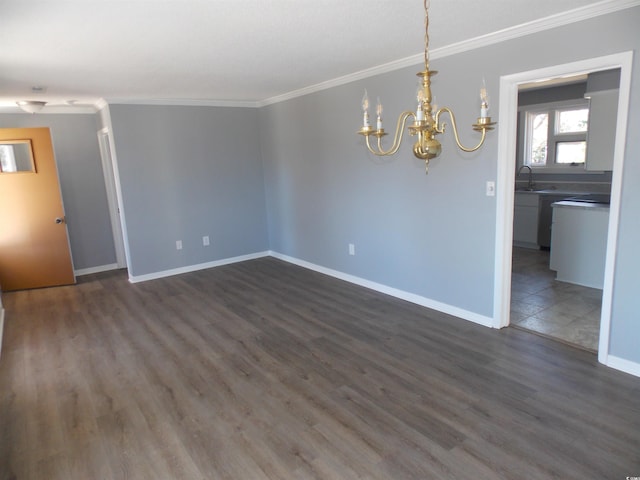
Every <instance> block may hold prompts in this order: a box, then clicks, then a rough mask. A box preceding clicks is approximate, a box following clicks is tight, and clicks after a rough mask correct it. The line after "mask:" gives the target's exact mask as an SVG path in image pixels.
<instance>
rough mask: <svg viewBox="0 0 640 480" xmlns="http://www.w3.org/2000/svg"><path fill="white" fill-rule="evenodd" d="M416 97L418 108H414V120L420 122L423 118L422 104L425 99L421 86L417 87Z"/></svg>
mask: <svg viewBox="0 0 640 480" xmlns="http://www.w3.org/2000/svg"><path fill="white" fill-rule="evenodd" d="M416 97H417V99H418V108H417V110H416V121H418V122H420V121H422V120H424V109H423V106H422V105H423V103H424V101H425V94H424V90H423V88H422V87H418V92H417V93H416Z"/></svg>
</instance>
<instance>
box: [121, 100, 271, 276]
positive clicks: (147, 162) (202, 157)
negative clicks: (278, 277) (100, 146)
mask: <svg viewBox="0 0 640 480" xmlns="http://www.w3.org/2000/svg"><path fill="white" fill-rule="evenodd" d="M109 109H110V113H111V121H112V125H113V132H112V134H113V141H114V143H115V147H116V156H117V163H118V170H119V175H120V185H121V190H122V202H123V208H124V218H125V222H126V229H127V236H128V244H129V254H130V271H129V275H130V276H133V277H137V276H141V275H147V274H154V273H158V272H162V271H166V270H171V269H176V268H181V267H188V266H192V265H198V264H202V263H207V262H212V261H216V260H221V259H227V258H231V257H235V256H240V255H247V254H253V253H256V252H262V251H266V250H268V248H269V246H268V240H267V228H266V211H265V198H264V177H263V172H262V162H261V160H260V154H259V150H258V138H257V135H256V132H257V130H258V116H257V111H256V109H249V108H223V107H179V106H135V105H111V106H110V107H109ZM205 235H208V236H209V237H210V242H211V245H210V246H209V247H204V246H203V245H202V237H203V236H205ZM176 240H182V243H183V249H182V250H180V251H178V250H176Z"/></svg>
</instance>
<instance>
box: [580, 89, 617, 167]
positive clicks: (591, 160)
mask: <svg viewBox="0 0 640 480" xmlns="http://www.w3.org/2000/svg"><path fill="white" fill-rule="evenodd" d="M589 95H590V97H591V101H590V107H589V133H588V134H587V159H586V165H585V168H586V169H587V170H613V150H614V145H615V139H616V123H617V122H616V120H617V115H618V90H617V89H615V90H603V91H600V92H591V93H590V94H589Z"/></svg>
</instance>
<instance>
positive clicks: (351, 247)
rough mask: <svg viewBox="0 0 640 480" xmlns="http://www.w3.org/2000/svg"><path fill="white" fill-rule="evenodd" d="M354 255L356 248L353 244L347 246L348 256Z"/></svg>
mask: <svg viewBox="0 0 640 480" xmlns="http://www.w3.org/2000/svg"><path fill="white" fill-rule="evenodd" d="M355 254H356V246H355V245H354V244H353V243H350V244H349V255H355Z"/></svg>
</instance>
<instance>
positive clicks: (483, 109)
mask: <svg viewBox="0 0 640 480" xmlns="http://www.w3.org/2000/svg"><path fill="white" fill-rule="evenodd" d="M488 116H489V96H488V95H487V85H486V83H485V81H484V78H483V79H482V87H480V118H487V117H488Z"/></svg>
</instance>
